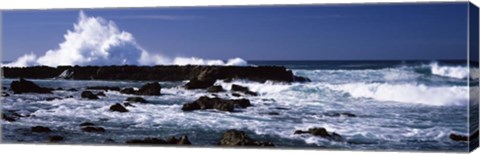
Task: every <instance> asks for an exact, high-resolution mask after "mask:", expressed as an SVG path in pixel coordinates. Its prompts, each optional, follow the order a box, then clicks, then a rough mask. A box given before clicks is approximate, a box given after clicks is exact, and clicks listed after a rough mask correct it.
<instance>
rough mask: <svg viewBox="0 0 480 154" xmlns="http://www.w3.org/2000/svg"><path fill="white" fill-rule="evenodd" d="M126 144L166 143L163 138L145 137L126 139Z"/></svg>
mask: <svg viewBox="0 0 480 154" xmlns="http://www.w3.org/2000/svg"><path fill="white" fill-rule="evenodd" d="M127 144H150V145H155V144H167V142H166V141H165V140H162V139H159V138H145V139H143V140H138V139H134V140H128V141H127Z"/></svg>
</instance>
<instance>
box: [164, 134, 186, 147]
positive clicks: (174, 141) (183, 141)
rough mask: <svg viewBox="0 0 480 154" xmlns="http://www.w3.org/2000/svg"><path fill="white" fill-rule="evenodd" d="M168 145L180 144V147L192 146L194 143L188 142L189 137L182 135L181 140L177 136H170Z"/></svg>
mask: <svg viewBox="0 0 480 154" xmlns="http://www.w3.org/2000/svg"><path fill="white" fill-rule="evenodd" d="M166 143H168V144H178V145H191V144H192V143H191V142H190V141H189V140H188V136H186V135H182V136H181V137H180V138H179V139H177V138H175V136H170V137H168V138H167V141H166Z"/></svg>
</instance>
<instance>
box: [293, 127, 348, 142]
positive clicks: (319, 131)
mask: <svg viewBox="0 0 480 154" xmlns="http://www.w3.org/2000/svg"><path fill="white" fill-rule="evenodd" d="M294 134H311V135H313V136H319V137H323V138H326V139H331V140H334V141H340V140H342V136H340V135H339V134H337V133H335V132H332V133H329V132H328V131H327V129H325V128H322V127H318V128H317V127H315V128H310V129H308V130H307V131H303V130H296V131H295V133H294Z"/></svg>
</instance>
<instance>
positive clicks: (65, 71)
mask: <svg viewBox="0 0 480 154" xmlns="http://www.w3.org/2000/svg"><path fill="white" fill-rule="evenodd" d="M2 69H3V77H4V78H29V79H52V78H61V79H72V80H132V81H183V80H192V79H197V80H199V81H205V82H207V81H214V80H219V79H222V80H231V79H245V80H251V81H258V82H265V81H267V80H271V81H279V82H296V81H298V82H305V81H309V79H307V78H304V77H299V76H295V75H294V74H293V73H292V71H290V70H288V69H286V68H285V67H281V66H193V65H187V66H59V67H47V66H34V67H25V68H18V67H15V68H13V67H12V68H11V67H3V68H2Z"/></svg>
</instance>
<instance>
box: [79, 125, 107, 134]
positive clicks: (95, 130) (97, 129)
mask: <svg viewBox="0 0 480 154" xmlns="http://www.w3.org/2000/svg"><path fill="white" fill-rule="evenodd" d="M82 131H84V132H90V133H103V132H105V129H104V128H102V127H92V126H87V127H83V128H82Z"/></svg>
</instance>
